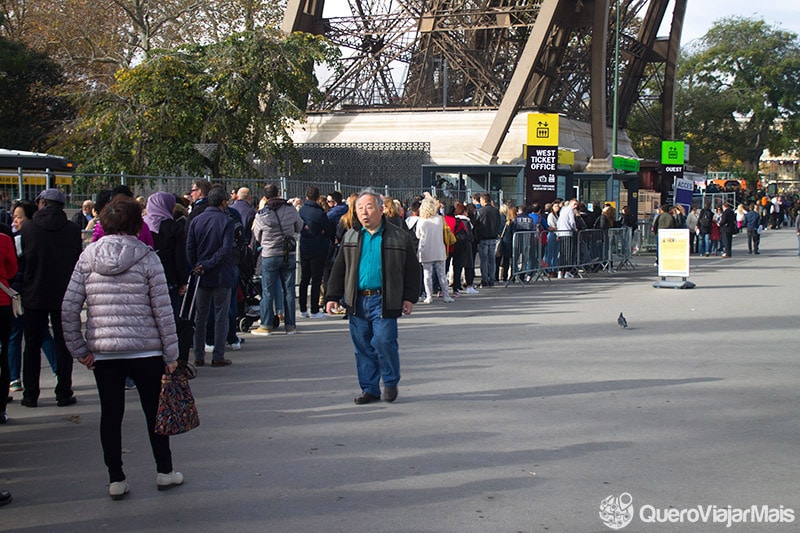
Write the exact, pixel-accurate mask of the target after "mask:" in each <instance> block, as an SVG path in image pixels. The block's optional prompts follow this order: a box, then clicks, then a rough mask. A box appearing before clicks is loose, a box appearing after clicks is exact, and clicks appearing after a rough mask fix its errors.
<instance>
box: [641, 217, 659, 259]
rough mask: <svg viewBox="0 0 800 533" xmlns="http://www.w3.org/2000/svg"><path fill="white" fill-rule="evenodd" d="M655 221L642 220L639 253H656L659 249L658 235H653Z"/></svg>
mask: <svg viewBox="0 0 800 533" xmlns="http://www.w3.org/2000/svg"><path fill="white" fill-rule="evenodd" d="M652 228H653V220H652V219H649V220H640V221H639V224H638V229H637V233H638V240H637V243H636V246H637V249H638V253H642V252H655V251H656V248H657V242H658V239H657V238H656V234H655V233H653V230H652Z"/></svg>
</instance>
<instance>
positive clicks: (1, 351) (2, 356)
mask: <svg viewBox="0 0 800 533" xmlns="http://www.w3.org/2000/svg"><path fill="white" fill-rule="evenodd" d="M13 320H14V314H13V313H12V312H11V306H10V305H4V306H2V307H0V345H2V346H0V416H3V411H5V410H6V402H7V401H8V386H9V385H10V383H11V369H10V367H9V366H8V342H9V339H10V338H11V322H13Z"/></svg>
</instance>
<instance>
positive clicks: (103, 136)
mask: <svg viewBox="0 0 800 533" xmlns="http://www.w3.org/2000/svg"><path fill="white" fill-rule="evenodd" d="M337 57H338V49H336V48H335V47H333V46H332V45H330V44H329V43H328V42H327V41H325V40H324V39H322V38H319V37H315V36H311V35H307V34H302V33H296V34H293V35H289V36H285V35H283V34H281V33H280V32H278V31H271V30H256V31H252V32H245V33H240V34H236V35H233V36H230V37H229V38H227V39H225V40H224V41H222V42H219V43H214V44H211V45H206V46H193V47H184V48H181V49H177V50H173V51H154V52H151V54H150V55H149V56H148V59H147V60H146V61H144V62H143V63H141V64H140V65H138V66H136V67H134V68H131V69H122V70H120V71H118V72H117V74H116V76H115V78H116V83H115V84H114V85H113V86H112V87H110V88H109V90H107V91H97V92H95V93H88V94H86V95H82V97H81V109H82V110H83V114H82V115H81V117H80V120H79V121H78V122H77V124H76V126H75V128H74V129H73V130H71V131H70V132H69V135H67V136H66V137H64V143H63V145H64V146H65V147H69V148H71V150H72V152H71V154H72V157H73V158H74V159H76V160H78V161H80V162H81V163H82V167H81V170H83V171H93V172H110V171H113V172H119V170H120V169H124V170H125V171H126V172H127V173H130V174H159V173H171V172H177V171H178V169H181V170H183V171H186V172H201V171H203V170H204V169H209V170H210V171H211V174H212V175H213V176H214V177H215V178H217V177H220V176H223V175H234V176H243V177H244V176H254V175H255V170H254V169H253V166H252V161H253V159H262V160H265V159H270V158H276V157H278V156H280V155H281V154H285V153H291V152H293V150H292V147H291V139H290V138H289V128H290V127H291V126H292V125H293V124H294V123H295V122H297V121H302V120H304V118H305V104H306V99H307V98H317V97H319V92H318V89H317V80H316V77H315V76H314V73H313V65H314V63H315V62H317V63H322V64H330V65H333V64H334V63H335V60H336V59H337ZM196 144H205V145H210V146H215V147H216V148H215V149H211V150H207V151H204V152H203V153H201V152H200V151H198V150H197V149H196V148H195V145H196ZM76 152H77V153H76ZM112 169H113V170H112Z"/></svg>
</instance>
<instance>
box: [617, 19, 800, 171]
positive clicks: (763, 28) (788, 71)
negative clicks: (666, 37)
mask: <svg viewBox="0 0 800 533" xmlns="http://www.w3.org/2000/svg"><path fill="white" fill-rule="evenodd" d="M677 84H678V91H677V96H676V110H675V131H676V137H677V138H678V139H682V140H685V141H687V142H688V143H689V144H690V145H691V162H692V164H694V165H695V166H700V167H715V168H717V169H719V170H734V169H736V168H741V169H744V171H745V173H747V174H749V175H751V176H755V175H756V173H757V171H758V162H759V159H760V157H761V155H762V154H763V152H764V150H769V151H770V152H771V153H774V154H781V153H785V152H786V151H787V150H790V149H791V148H793V147H796V146H797V140H798V139H799V138H800V44H798V37H797V35H796V34H794V33H792V32H787V31H782V30H780V29H777V28H774V27H771V26H769V25H768V24H767V23H766V22H764V21H763V20H753V19H746V18H740V17H733V18H726V19H722V20H720V21H717V22H716V23H715V24H714V26H713V27H712V28H711V29H710V30H709V31H708V33H707V34H706V35H705V37H703V38H702V39H701V40H700V41H699V42H698V43H697V44H696V45H695V46H693V47H692V48H691V49H689V50H684V51H683V54H682V57H681V60H680V61H679V69H678V80H677ZM659 105H660V104H659V103H654V104H653V106H654V107H653V108H651V109H650V110H649V112H650V114H652V115H654V116H658V115H657V112H654V111H656V110H657V107H656V106H659ZM634 115H638V116H634ZM643 115H644V113H643V112H642V111H637V112H636V113H633V114H632V118H631V120H630V121H629V129H628V131H629V133H630V135H631V137H632V138H633V139H634V142H639V143H645V142H647V139H650V140H652V141H655V142H659V141H660V140H661V138H662V133H661V132H660V131H658V130H657V129H654V128H647V126H646V124H647V120H645V119H644V117H643ZM652 148H654V147H648V148H643V149H644V150H646V151H647V150H652ZM653 153H657V152H653Z"/></svg>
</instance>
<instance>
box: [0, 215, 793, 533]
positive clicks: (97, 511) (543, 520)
mask: <svg viewBox="0 0 800 533" xmlns="http://www.w3.org/2000/svg"><path fill="white" fill-rule="evenodd" d="M734 242H735V244H734V254H733V257H732V258H729V259H722V258H715V257H709V258H695V257H693V258H692V262H691V277H690V279H691V281H693V282H694V283H695V284H696V285H697V286H696V288H694V289H691V290H679V289H657V288H654V287H653V282H654V281H656V280H657V279H658V278H657V275H656V269H655V268H654V267H653V263H652V261H653V260H652V257H646V256H645V257H639V258H637V259H636V261H637V263H638V266H637V268H636V269H631V270H625V271H621V272H618V273H613V274H596V275H592V276H590V277H587V278H586V279H577V278H576V279H565V280H553V281H552V282H538V283H537V284H535V285H532V286H528V287H520V286H519V285H518V284H512V285H511V286H509V287H508V288H504V287H502V286H497V287H493V288H490V289H484V290H481V291H480V294H478V295H471V296H467V295H465V296H462V297H460V298H459V299H458V300H457V301H456V302H455V303H453V304H444V303H443V302H442V301H441V299H438V300H437V299H435V300H434V303H433V304H431V305H417V306H415V308H414V312H413V314H412V315H411V316H409V317H404V318H402V319H401V320H400V347H401V364H402V376H403V378H402V380H401V382H400V394H399V397H398V399H397V401H395V402H394V403H386V402H380V403H376V404H369V405H363V406H358V405H355V404H354V403H353V398H354V397H355V396H356V395H357V394H358V393H359V391H358V387H357V382H356V377H355V368H354V362H353V353H352V352H353V350H352V345H351V343H350V340H349V333H348V330H347V321H346V320H342V319H341V318H338V317H337V318H326V319H299V318H298V326H297V335H293V336H287V335H284V334H274V335H272V336H269V337H255V336H252V335H249V334H247V335H244V337H245V338H246V342H245V344H244V345H243V347H242V350H240V351H237V352H229V353H228V354H227V356H228V357H230V358H231V359H232V360H233V361H234V364H233V365H232V366H230V367H222V368H212V367H210V366H205V367H202V368H200V369H198V377H197V379H195V380H194V381H192V382H191V385H192V388H193V391H194V393H195V396H196V398H197V402H198V407H199V411H200V418H201V425H200V427H199V428H197V429H196V430H194V431H192V432H190V433H188V434H185V435H180V436H177V437H174V438H173V439H172V441H171V442H172V451H173V458H174V463H175V467H176V469H177V470H180V471H181V472H183V473H184V475H185V476H186V481H185V483H184V485H183V486H180V487H177V488H174V489H172V490H169V491H164V492H159V491H157V490H156V484H155V477H156V470H155V465H154V462H153V459H152V455H151V453H150V448H149V444H148V442H147V436H146V434H145V427H144V417H143V416H142V414H141V410H140V408H139V405H138V398H137V395H136V391H129V392H128V393H127V395H128V405H127V416H126V418H125V424H124V446H125V451H126V453H125V455H124V461H125V470H126V473H127V476H128V481H129V484H130V487H131V492H130V494H128V495H127V496H126V498H125V499H123V500H122V501H112V500H111V499H110V498H109V496H108V487H107V476H106V469H105V466H104V465H103V461H102V454H101V449H100V442H99V429H98V425H99V402H98V398H97V392H96V389H95V387H94V381H93V379H92V377H91V374H90V372H88V371H87V370H86V369H85V368H84V367H82V366H80V365H76V367H75V370H74V378H75V392H76V395H77V398H78V404H77V405H75V406H71V407H65V408H60V407H56V405H55V400H54V398H53V394H52V387H53V386H54V383H55V381H54V378H53V377H52V376H51V375H49V372H43V376H42V390H43V394H42V397H41V398H40V400H39V407H38V408H36V409H30V408H25V407H22V406H20V405H19V397H20V393H15V396H16V397H17V398H16V399H15V401H14V402H13V403H11V404H10V405H9V414H10V416H11V420H10V421H9V423H8V424H7V425H5V426H0V489H5V490H9V491H11V492H12V494H13V496H14V501H13V502H12V503H11V504H9V505H7V506H5V507H2V508H0V529H2V530H6V531H165V530H167V529H169V530H171V531H210V532H216V531H226V532H229V531H244V532H249V531H270V532H284V531H287V532H288V531H293V532H302V533H305V532H349V533H353V532H372V531H388V532H518V531H523V532H529V531H549V532H595V531H597V532H599V531H610V530H611V529H609V527H608V526H606V525H604V522H603V519H602V518H601V516H600V514H601V512H600V511H601V506H603V508H604V510H606V511H613V510H614V508H612V507H611V506H610V505H612V504H617V507H616V509H617V511H618V513H617V515H616V518H617V519H618V520H619V521H620V523H623V522H624V521H625V520H628V519H629V520H630V524H629V525H628V526H627V527H626V528H625V529H624V531H698V532H699V531H725V530H730V531H761V530H765V531H767V530H768V531H798V529H799V528H798V523H800V488H799V487H800V483H798V479H799V478H800V461H798V456H800V454H798V451H799V448H800V429H799V428H798V404H799V403H800V402H799V400H800V365H798V362H797V358H798V353H797V352H798V349H797V341H796V339H797V330H798V322H800V320H799V315H800V306H798V291H797V285H798V279H799V278H800V270H799V269H798V267H800V259H798V254H797V238H796V235H795V233H794V231H792V230H790V229H784V230H779V231H768V232H765V234H764V235H763V238H762V246H761V252H762V253H761V255H758V256H755V255H747V254H746V240H745V237H743V236H737V237H736V238H735V240H734ZM620 312H624V314H625V317H626V318H627V321H628V325H629V327H628V328H627V329H621V328H619V327H618V326H617V316H618V315H619V313H620ZM626 495H627V496H626ZM609 496H610V497H611V499H610V500H607V501H606V502H605V503H604V500H606V499H607V498H608V497H609ZM628 504H630V505H628ZM753 506H756V507H753ZM739 511H746V512H745V513H744V514H743V513H742V512H739ZM612 514H613V513H612ZM609 516H612V515H605V517H606V520H610V519H609ZM789 518H791V519H792V520H791V521H789ZM728 519H730V520H731V524H732V527H730V528H728V527H726V526H727V523H726V521H727V520H728ZM770 519H773V520H775V521H777V523H774V524H765V523H763V521H765V520H770ZM670 520H672V521H670ZM759 520H760V521H761V522H759ZM781 520H783V522H781Z"/></svg>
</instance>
